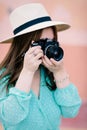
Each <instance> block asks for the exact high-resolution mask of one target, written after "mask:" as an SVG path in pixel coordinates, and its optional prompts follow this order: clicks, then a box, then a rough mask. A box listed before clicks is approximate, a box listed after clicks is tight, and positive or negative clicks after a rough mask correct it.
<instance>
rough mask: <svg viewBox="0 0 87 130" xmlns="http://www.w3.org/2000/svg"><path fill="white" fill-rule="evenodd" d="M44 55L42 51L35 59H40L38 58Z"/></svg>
mask: <svg viewBox="0 0 87 130" xmlns="http://www.w3.org/2000/svg"><path fill="white" fill-rule="evenodd" d="M42 57H43V53H42V52H41V53H38V54H37V55H36V56H35V59H36V60H38V59H40V58H42Z"/></svg>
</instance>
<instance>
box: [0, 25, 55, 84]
mask: <svg viewBox="0 0 87 130" xmlns="http://www.w3.org/2000/svg"><path fill="white" fill-rule="evenodd" d="M51 28H52V29H53V33H54V39H55V40H57V31H56V27H54V26H53V27H51ZM42 30H43V29H41V30H38V31H34V32H31V33H27V34H23V35H21V36H18V37H15V38H14V39H13V42H12V44H11V46H10V49H9V51H8V53H7V55H6V57H5V59H4V60H3V61H2V63H1V64H0V69H2V68H6V71H5V72H4V73H3V74H2V75H1V76H0V78H2V77H4V76H6V75H10V79H9V82H8V84H13V85H15V82H16V81H17V79H18V77H19V74H20V72H21V70H22V67H23V54H24V53H25V52H26V51H27V50H28V49H29V47H30V45H31V42H32V41H37V40H39V39H40V37H41V33H42ZM47 71H48V70H47ZM48 74H49V75H50V77H51V79H52V80H53V75H52V73H49V71H48ZM52 82H53V81H52ZM54 86H55V84H54Z"/></svg>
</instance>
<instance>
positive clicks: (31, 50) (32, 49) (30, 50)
mask: <svg viewBox="0 0 87 130" xmlns="http://www.w3.org/2000/svg"><path fill="white" fill-rule="evenodd" d="M37 49H41V46H34V47H31V48H29V50H28V51H27V53H28V54H31V53H33V52H34V51H35V50H37Z"/></svg>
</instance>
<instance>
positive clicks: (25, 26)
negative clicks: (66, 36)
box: [0, 3, 70, 43]
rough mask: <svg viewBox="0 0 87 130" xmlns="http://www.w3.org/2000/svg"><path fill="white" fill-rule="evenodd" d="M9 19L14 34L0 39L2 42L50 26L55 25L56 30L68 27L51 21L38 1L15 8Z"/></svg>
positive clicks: (7, 41)
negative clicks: (2, 39)
mask: <svg viewBox="0 0 87 130" xmlns="http://www.w3.org/2000/svg"><path fill="white" fill-rule="evenodd" d="M10 21H11V24H12V27H13V33H14V35H13V36H12V37H9V38H8V39H5V40H4V41H0V42H2V43H10V42H12V40H13V38H14V37H17V36H20V35H23V34H26V33H29V32H33V31H36V30H39V29H43V28H46V27H50V26H56V27H57V31H63V30H66V29H68V28H69V27H70V25H68V24H66V23H63V22H59V21H52V20H51V17H50V16H49V14H48V13H47V11H46V10H45V8H44V6H43V5H42V4H40V3H29V4H25V5H23V6H20V7H18V8H16V9H15V10H14V11H13V12H12V13H11V15H10Z"/></svg>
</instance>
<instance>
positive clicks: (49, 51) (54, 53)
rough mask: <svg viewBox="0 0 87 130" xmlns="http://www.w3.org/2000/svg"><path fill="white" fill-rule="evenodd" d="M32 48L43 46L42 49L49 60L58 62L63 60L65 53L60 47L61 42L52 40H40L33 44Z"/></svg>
mask: <svg viewBox="0 0 87 130" xmlns="http://www.w3.org/2000/svg"><path fill="white" fill-rule="evenodd" d="M31 46H32V47H33V46H41V49H42V50H43V52H44V55H46V56H47V57H48V58H49V59H50V58H53V59H55V60H56V61H59V60H61V59H62V58H63V55H64V51H63V49H62V48H61V47H59V42H57V41H55V40H52V39H48V38H46V39H40V40H38V41H35V42H33V43H32V44H31Z"/></svg>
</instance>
